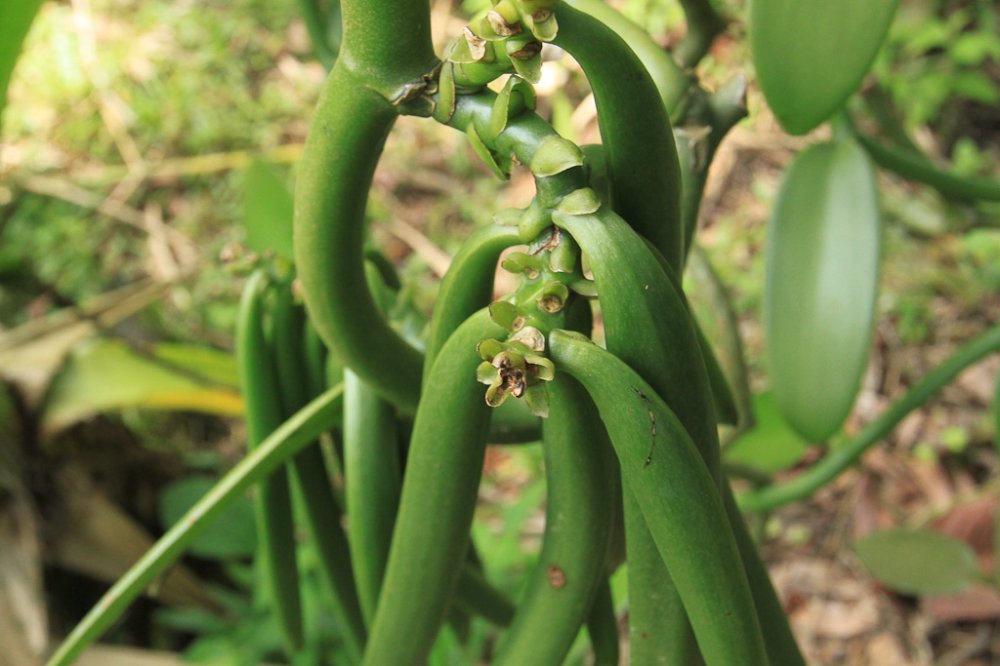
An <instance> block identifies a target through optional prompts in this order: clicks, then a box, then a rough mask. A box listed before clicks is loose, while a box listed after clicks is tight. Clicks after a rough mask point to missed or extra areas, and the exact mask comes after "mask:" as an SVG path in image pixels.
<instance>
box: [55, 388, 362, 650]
mask: <svg viewBox="0 0 1000 666" xmlns="http://www.w3.org/2000/svg"><path fill="white" fill-rule="evenodd" d="M342 397H343V387H342V386H340V385H338V386H335V387H333V388H331V389H330V390H328V391H326V392H325V393H323V394H322V395H320V396H319V397H318V398H316V399H315V400H313V401H312V402H310V403H309V404H308V405H306V407H305V408H303V409H301V410H299V412H297V413H296V414H295V416H293V417H292V418H290V419H288V420H287V421H285V422H284V423H283V424H282V425H281V426H280V427H279V428H278V429H277V430H275V431H274V432H273V433H272V434H271V435H270V436H269V437H267V439H265V440H264V441H263V442H261V444H260V446H258V447H257V448H256V449H254V450H253V451H251V452H250V453H248V454H247V456H246V457H245V458H244V459H243V460H241V461H240V462H239V463H238V464H237V465H236V466H235V467H233V469H231V470H230V471H229V473H228V474H226V475H225V476H224V477H222V479H221V480H220V481H219V482H218V483H217V484H216V485H215V486H214V487H213V488H212V489H211V490H210V491H208V493H206V494H205V496H204V497H202V498H201V499H200V500H198V502H197V503H196V504H195V505H194V506H193V507H191V509H190V510H189V511H188V512H187V513H186V514H184V517H183V518H181V519H180V520H178V521H177V523H176V524H175V525H174V526H173V527H172V528H170V529H169V530H167V533H166V534H164V535H163V536H162V537H160V539H159V540H158V541H157V542H156V543H155V544H153V546H152V547H151V548H150V549H149V550H148V551H147V552H146V554H145V555H143V556H142V557H141V558H140V559H139V561H138V562H136V563H135V564H134V565H132V568H130V569H129V570H128V571H127V572H126V573H125V575H124V576H122V577H121V578H119V579H118V582H116V583H115V584H114V585H113V586H112V587H111V589H110V590H108V591H107V592H106V593H105V594H104V596H103V597H101V600H100V601H98V602H97V604H96V605H95V606H94V608H92V609H91V611H90V612H89V613H87V616H86V617H85V618H83V620H82V621H81V622H80V624H78V625H77V626H76V628H74V629H73V632H72V633H71V634H70V635H69V636H68V637H67V638H66V640H65V641H64V642H63V644H62V645H60V646H59V649H58V650H57V651H56V653H55V654H54V655H53V656H52V658H51V659H49V661H48V666H68V664H70V663H72V661H73V660H74V659H75V658H76V657H77V656H79V655H80V653H81V652H83V650H84V649H85V648H86V647H87V646H88V645H90V644H91V643H93V642H94V641H95V640H97V638H99V637H100V635H101V634H103V633H104V632H105V631H107V630H108V629H109V628H110V627H111V625H112V624H114V622H115V621H116V620H117V619H118V618H119V617H121V615H122V613H124V612H125V609H126V608H128V606H129V604H131V603H132V602H133V601H135V599H136V598H137V597H138V596H139V595H140V594H142V591H143V590H145V589H146V588H147V587H148V586H149V585H151V584H152V583H153V582H154V581H155V580H156V579H157V577H159V576H161V575H163V574H164V573H165V572H166V571H167V569H169V568H170V567H171V566H172V565H173V564H174V562H176V561H177V560H178V559H179V558H180V557H181V555H183V554H184V551H185V550H186V549H187V547H188V546H189V545H190V544H191V542H192V541H193V540H194V539H195V538H196V537H197V536H198V535H199V534H201V532H202V530H204V529H205V528H206V527H208V526H209V524H210V523H211V521H212V520H213V519H214V518H215V517H217V516H218V515H220V514H221V513H222V511H223V510H224V509H225V508H226V507H228V506H229V503H230V502H232V501H233V500H235V499H236V498H237V497H240V496H242V494H243V493H244V492H246V490H247V489H248V488H249V487H250V486H251V485H253V484H254V483H257V482H258V481H260V480H261V479H263V478H266V477H267V476H268V475H269V474H271V473H272V472H274V471H275V470H277V469H278V468H279V467H280V466H281V465H283V464H284V463H285V462H286V461H287V460H288V459H289V458H291V457H292V456H293V455H295V453H296V452H297V451H299V450H300V449H301V448H302V447H303V446H306V445H307V444H309V443H310V442H312V441H313V440H315V439H316V438H317V437H319V436H320V435H321V434H322V433H323V432H325V431H326V430H327V429H329V427H330V425H331V424H332V423H334V422H336V421H337V419H339V418H340V412H341V411H342V409H343V406H342Z"/></svg>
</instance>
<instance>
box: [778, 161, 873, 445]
mask: <svg viewBox="0 0 1000 666" xmlns="http://www.w3.org/2000/svg"><path fill="white" fill-rule="evenodd" d="M879 227H880V219H879V210H878V201H877V194H876V189H875V174H874V172H873V170H872V167H871V164H870V163H869V162H868V158H867V156H866V155H865V153H864V151H863V150H862V149H861V148H860V147H858V146H857V144H855V143H854V142H853V141H844V142H841V143H835V144H834V143H826V144H821V145H816V146H813V147H811V148H809V149H808V150H806V151H805V152H804V153H802V154H801V155H799V156H798V157H797V158H796V159H795V161H794V162H793V163H792V164H791V166H790V167H789V169H788V171H787V173H786V175H785V179H784V182H783V183H782V185H781V191H780V192H779V194H778V200H777V203H776V205H775V209H774V213H773V215H772V216H771V220H770V226H769V229H768V248H767V255H766V261H767V274H766V278H765V285H764V331H765V343H766V347H767V355H768V361H769V367H770V371H771V388H772V390H773V392H774V398H775V401H776V402H777V405H778V408H779V409H780V410H781V413H782V414H783V415H784V416H785V418H786V419H787V420H788V422H789V423H790V424H791V426H792V427H793V428H795V430H796V431H797V432H799V434H801V435H802V436H803V437H805V438H806V439H808V440H810V441H812V442H818V441H822V440H824V439H826V438H827V437H828V436H830V435H831V434H833V433H834V432H836V431H837V429H838V428H840V426H841V424H842V423H843V422H844V419H845V418H847V414H848V413H849V412H850V410H851V406H852V404H853V403H854V398H855V396H856V394H857V391H858V387H859V384H860V382H861V375H862V373H863V372H864V369H865V365H866V364H867V360H868V351H869V346H870V341H871V332H872V326H873V322H874V312H875V297H876V293H877V290H878V267H879Z"/></svg>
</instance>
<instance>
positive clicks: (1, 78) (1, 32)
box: [0, 0, 42, 120]
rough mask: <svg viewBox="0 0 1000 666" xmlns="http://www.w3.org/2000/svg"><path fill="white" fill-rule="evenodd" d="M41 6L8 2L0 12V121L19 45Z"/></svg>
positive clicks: (36, 1) (28, 0)
mask: <svg viewBox="0 0 1000 666" xmlns="http://www.w3.org/2000/svg"><path fill="white" fill-rule="evenodd" d="M41 5H42V0H8V1H7V2H4V3H3V8H2V10H0V15H2V16H3V20H0V120H2V119H3V115H2V114H3V108H4V105H5V102H6V100H7V85H8V84H9V83H10V77H11V74H12V73H13V71H14V65H16V64H17V57H18V56H19V55H20V54H21V44H22V43H23V42H24V37H25V35H27V34H28V29H29V28H30V27H31V22H32V21H33V20H34V18H35V14H36V13H37V12H38V8H39V7H40V6H41Z"/></svg>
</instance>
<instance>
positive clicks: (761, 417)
mask: <svg viewBox="0 0 1000 666" xmlns="http://www.w3.org/2000/svg"><path fill="white" fill-rule="evenodd" d="M753 413H754V418H755V419H756V424H755V425H754V427H753V429H752V430H750V431H749V432H747V433H746V434H744V435H743V436H742V437H740V438H739V439H738V440H736V441H735V442H733V444H732V445H731V446H730V447H729V448H727V449H726V451H725V454H724V456H725V460H726V462H728V463H737V464H740V465H747V466H748V467H753V468H754V469H759V470H761V471H762V472H777V471H780V470H783V469H788V468H789V467H791V466H792V465H793V464H795V463H796V462H798V460H799V458H801V457H802V454H803V453H804V452H805V450H806V447H807V446H808V443H807V442H806V441H805V440H804V439H802V438H801V437H800V436H799V435H798V433H796V432H795V431H794V430H792V429H791V428H790V427H789V426H788V423H787V422H786V421H785V419H783V418H782V416H781V413H780V412H779V411H778V406H777V405H776V404H775V402H774V396H773V395H772V394H771V393H769V392H767V393H759V394H757V395H755V396H754V397H753Z"/></svg>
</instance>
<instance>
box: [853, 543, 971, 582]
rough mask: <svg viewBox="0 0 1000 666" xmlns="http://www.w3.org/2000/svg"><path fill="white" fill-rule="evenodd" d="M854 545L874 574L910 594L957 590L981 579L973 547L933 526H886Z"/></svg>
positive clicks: (880, 579) (882, 580) (859, 555)
mask: <svg viewBox="0 0 1000 666" xmlns="http://www.w3.org/2000/svg"><path fill="white" fill-rule="evenodd" d="M854 548H855V551H856V552H857V554H858V557H859V558H861V561H862V562H863V563H864V565H865V566H866V567H868V569H869V571H871V573H872V575H873V576H875V578H877V579H878V580H879V581H880V582H882V583H883V584H885V585H887V586H888V587H891V588H893V589H895V590H899V591H900V592H904V593H907V594H915V595H923V596H926V595H936V594H955V593H958V592H961V591H962V590H964V589H965V588H966V587H968V586H969V585H971V584H973V583H975V582H977V581H978V580H979V579H980V575H979V568H978V566H977V564H976V555H975V553H974V552H973V551H972V548H970V547H969V545H968V544H966V543H965V542H964V541H959V540H958V539H953V538H952V537H949V536H945V535H944V534H940V533H938V532H932V531H931V530H905V529H889V530H883V531H881V532H875V533H873V534H870V535H868V536H866V537H864V538H863V539H861V540H860V541H858V543H857V544H856V545H855V547H854Z"/></svg>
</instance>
